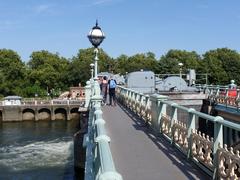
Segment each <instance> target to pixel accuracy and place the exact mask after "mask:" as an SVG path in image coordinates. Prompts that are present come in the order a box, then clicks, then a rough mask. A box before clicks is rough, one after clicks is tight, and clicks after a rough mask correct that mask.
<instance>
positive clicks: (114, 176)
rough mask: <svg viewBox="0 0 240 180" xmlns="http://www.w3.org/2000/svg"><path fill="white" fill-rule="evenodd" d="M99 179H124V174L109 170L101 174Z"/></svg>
mask: <svg viewBox="0 0 240 180" xmlns="http://www.w3.org/2000/svg"><path fill="white" fill-rule="evenodd" d="M98 180H123V178H122V176H121V175H120V174H119V173H117V172H114V171H108V172H105V173H103V174H101V175H100V176H99V178H98Z"/></svg>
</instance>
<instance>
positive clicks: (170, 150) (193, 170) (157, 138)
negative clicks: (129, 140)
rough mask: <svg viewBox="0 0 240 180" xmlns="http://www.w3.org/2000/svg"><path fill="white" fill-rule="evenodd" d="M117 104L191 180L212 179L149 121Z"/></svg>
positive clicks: (135, 125) (136, 126) (137, 128)
mask: <svg viewBox="0 0 240 180" xmlns="http://www.w3.org/2000/svg"><path fill="white" fill-rule="evenodd" d="M117 104H118V106H119V107H120V108H121V109H122V110H123V111H124V112H125V113H126V114H127V115H128V116H129V117H130V119H131V120H132V121H133V122H134V123H135V124H133V127H134V128H135V129H136V130H138V131H142V132H144V133H145V134H146V135H147V136H148V138H149V139H150V140H151V141H152V142H153V143H154V144H155V145H156V146H157V147H158V148H159V150H160V151H162V152H163V153H164V154H165V155H166V156H167V157H168V158H169V159H170V160H171V161H172V163H173V165H175V166H177V167H178V168H179V169H180V170H181V171H182V173H183V174H184V175H185V176H186V177H187V178H188V179H189V180H195V179H196V177H197V178H198V179H204V180H207V179H211V177H210V176H208V175H207V174H205V173H204V172H203V171H202V170H201V169H200V168H198V167H197V166H196V165H195V164H194V163H193V162H191V161H188V160H187V158H186V156H184V154H182V153H181V152H180V151H179V150H178V149H177V148H176V147H175V146H174V145H172V144H171V143H170V142H169V141H167V140H166V139H165V138H164V137H163V136H162V135H161V134H157V133H155V132H154V131H153V130H152V129H151V128H150V126H149V124H148V123H147V122H145V121H144V120H143V119H141V118H140V117H139V116H138V115H136V114H135V113H134V112H132V111H131V110H130V109H128V108H127V107H125V106H124V105H122V104H120V103H117ZM193 174H194V175H195V177H194V176H193Z"/></svg>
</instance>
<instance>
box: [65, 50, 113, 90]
mask: <svg viewBox="0 0 240 180" xmlns="http://www.w3.org/2000/svg"><path fill="white" fill-rule="evenodd" d="M98 56H99V61H98V66H99V68H98V72H103V71H108V70H109V68H110V67H112V68H114V61H113V59H112V58H110V57H109V56H108V55H107V54H106V53H105V52H104V51H103V50H102V49H99V53H98ZM94 57H95V54H94V50H93V48H88V49H80V50H79V51H78V54H77V55H76V56H74V57H73V58H72V60H71V62H70V66H69V69H68V72H69V73H68V80H69V84H70V85H72V86H77V85H78V84H79V83H81V84H83V85H84V84H85V83H86V81H87V80H89V79H90V76H91V73H90V64H91V63H94Z"/></svg>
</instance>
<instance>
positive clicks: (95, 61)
mask: <svg viewBox="0 0 240 180" xmlns="http://www.w3.org/2000/svg"><path fill="white" fill-rule="evenodd" d="M94 53H95V57H94V68H95V69H94V80H95V81H96V80H97V75H98V60H99V59H98V48H95V49H94Z"/></svg>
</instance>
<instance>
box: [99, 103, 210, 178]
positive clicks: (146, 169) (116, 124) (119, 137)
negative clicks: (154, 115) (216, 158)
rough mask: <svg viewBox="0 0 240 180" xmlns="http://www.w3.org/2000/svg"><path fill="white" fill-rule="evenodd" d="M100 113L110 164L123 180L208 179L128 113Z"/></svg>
mask: <svg viewBox="0 0 240 180" xmlns="http://www.w3.org/2000/svg"><path fill="white" fill-rule="evenodd" d="M102 110H103V118H104V120H105V121H106V124H105V127H106V129H107V134H108V135H109V136H110V137H111V143H110V147H111V151H112V155H113V160H114V162H115V166H116V169H117V171H118V172H119V173H120V174H121V175H122V177H123V179H124V180H160V179H162V180H165V179H166V180H167V179H169V180H175V179H176V180H185V179H194V180H195V179H203V180H207V179H211V178H210V177H209V176H208V175H206V174H205V173H204V172H203V171H202V170H200V169H199V168H198V167H197V166H196V165H195V164H194V163H192V162H190V161H188V160H187V159H186V157H185V156H184V155H183V154H181V152H179V151H178V150H177V149H176V148H174V147H173V146H171V144H170V143H169V142H168V141H167V140H165V139H164V138H161V137H156V136H155V135H154V134H153V133H152V132H151V129H150V128H148V127H147V126H146V125H145V123H144V122H143V121H142V120H141V119H139V118H138V117H137V116H135V115H134V114H133V113H132V112H130V111H129V110H128V109H126V108H124V107H123V106H121V105H117V106H116V107H111V106H104V107H102Z"/></svg>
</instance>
